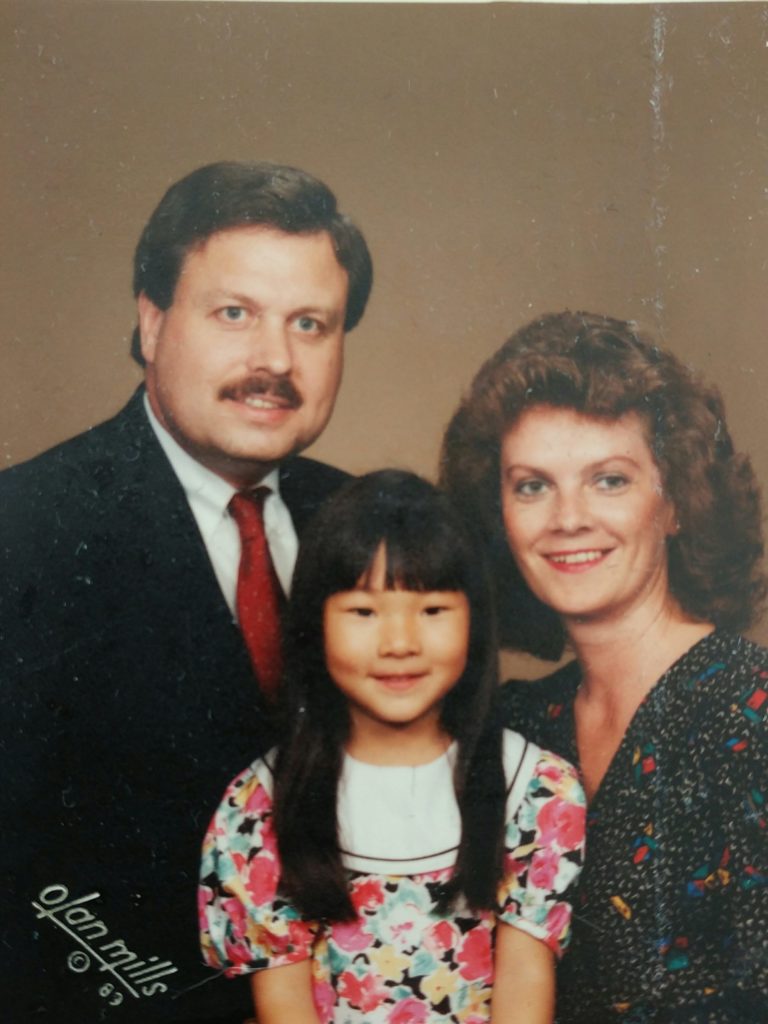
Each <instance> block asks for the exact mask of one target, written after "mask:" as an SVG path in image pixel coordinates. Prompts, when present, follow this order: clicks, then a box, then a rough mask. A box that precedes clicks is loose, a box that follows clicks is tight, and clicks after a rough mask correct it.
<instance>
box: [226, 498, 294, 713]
mask: <svg viewBox="0 0 768 1024" xmlns="http://www.w3.org/2000/svg"><path fill="white" fill-rule="evenodd" d="M269 493H270V491H269V488H268V487H259V488H257V489H256V490H255V491H251V492H240V493H238V494H235V495H234V496H233V498H232V500H231V501H230V503H229V510H230V512H231V513H232V515H233V517H234V519H235V522H236V523H237V528H238V529H239V531H240V542H241V554H240V570H239V572H238V575H237V618H238V621H239V623H240V629H241V630H242V633H243V638H244V640H245V645H246V647H247V648H248V653H249V654H250V656H251V661H252V663H253V667H254V669H255V670H256V676H257V678H258V680H259V685H260V687H261V689H262V692H263V693H265V694H266V695H267V696H268V697H274V695H275V693H276V691H277V687H278V684H279V682H280V673H281V671H282V651H281V644H280V605H281V602H282V593H281V590H280V584H279V583H278V580H277V576H276V575H275V568H274V566H273V565H272V559H271V557H270V554H269V545H268V544H267V537H266V534H265V532H264V514H263V513H264V501H265V499H266V498H267V496H268V495H269Z"/></svg>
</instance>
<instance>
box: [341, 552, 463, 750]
mask: <svg viewBox="0 0 768 1024" xmlns="http://www.w3.org/2000/svg"><path fill="white" fill-rule="evenodd" d="M469 614H470V613H469V602H468V601H467V598H466V595H465V594H463V593H461V592H460V591H439V592H434V593H428V592H426V593H422V592H421V591H415V590H401V589H394V590H389V589H387V587H386V554H385V551H384V547H383V546H382V547H380V548H379V550H378V552H377V553H376V557H375V559H374V561H373V565H372V568H371V572H370V574H368V575H367V577H366V580H365V581H364V582H363V581H361V582H360V585H359V586H358V587H357V588H356V589H355V590H347V591H342V592H341V593H338V594H333V595H332V596H331V597H329V598H328V600H327V601H326V602H325V609H324V633H325V659H326V664H327V667H328V672H329V674H330V676H331V678H332V679H333V681H334V682H335V683H336V686H337V687H338V688H339V689H340V690H341V692H342V693H343V694H344V695H345V697H346V698H347V700H348V702H349V708H350V716H351V723H352V734H353V738H354V737H355V736H357V738H360V736H361V735H362V734H365V735H370V734H371V733H375V734H376V735H377V736H381V735H382V734H385V733H386V732H387V731H388V730H392V732H393V733H395V734H397V735H398V736H401V737H402V736H403V734H404V733H406V732H408V733H410V734H416V733H420V734H424V735H426V736H429V735H430V733H431V732H432V730H434V734H435V735H436V734H437V733H438V732H439V718H440V704H441V701H442V700H443V698H444V697H445V695H446V694H447V693H448V692H449V690H451V688H452V687H453V686H454V685H455V684H456V683H457V682H458V680H459V679H460V678H461V675H462V673H463V671H464V667H465V665H466V662H467V649H468V645H469Z"/></svg>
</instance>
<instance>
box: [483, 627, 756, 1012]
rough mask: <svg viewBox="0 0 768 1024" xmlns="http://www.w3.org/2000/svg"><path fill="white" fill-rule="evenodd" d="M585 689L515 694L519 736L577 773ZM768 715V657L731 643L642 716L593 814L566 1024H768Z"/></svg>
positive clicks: (718, 637)
mask: <svg viewBox="0 0 768 1024" xmlns="http://www.w3.org/2000/svg"><path fill="white" fill-rule="evenodd" d="M579 681H580V672H579V668H578V666H577V665H576V664H575V663H574V662H572V663H571V664H570V665H567V666H565V668H563V669H561V670H559V671H558V672H556V673H554V674H553V675H552V676H549V677H548V678H547V679H544V680H541V681H539V682H537V683H533V684H531V683H508V684H507V685H506V686H504V687H503V688H502V690H503V702H504V704H505V706H506V721H507V722H509V724H510V725H514V726H515V727H516V728H520V729H524V730H525V731H526V735H529V736H531V738H532V739H534V740H535V741H536V742H537V743H542V744H546V745H547V746H548V747H550V748H551V749H553V750H556V751H558V753H560V754H561V755H562V756H564V757H568V758H569V759H571V760H573V761H574V762H576V761H577V760H578V754H577V750H576V736H575V727H574V719H573V701H574V697H575V695H576V690H577V688H578V685H579ZM617 684H618V685H620V680H618V681H617ZM767 715H768V651H767V650H765V649H764V648H762V647H758V646H757V645H755V644H753V643H750V642H749V641H747V640H745V639H744V638H743V637H739V636H736V635H733V634H729V633H725V632H715V633H712V634H710V635H709V636H707V637H705V638H704V639H703V640H701V641H699V643H697V644H696V645H695V646H694V647H692V648H691V649H690V650H689V651H688V652H687V653H686V654H685V655H683V657H682V658H680V659H679V661H677V662H676V663H675V664H674V665H673V666H672V667H671V668H670V669H669V670H668V671H667V672H666V673H665V674H664V675H663V676H662V678H661V679H660V680H659V681H658V682H657V683H656V685H655V686H654V688H653V689H652V690H651V691H650V693H648V695H647V696H646V698H645V700H644V701H643V703H642V704H641V705H640V707H639V708H638V709H637V711H636V713H635V716H634V718H633V720H632V722H631V723H630V725H629V728H628V730H627V732H626V734H625V736H624V739H623V741H622V743H621V745H620V747H619V749H618V750H617V752H616V754H615V755H614V758H613V761H612V762H611V764H610V766H609V768H608V771H607V772H606V774H605V776H604V778H603V780H602V782H601V784H600V788H599V789H598V791H597V793H596V794H595V795H594V797H593V798H592V800H591V802H590V805H589V810H588V813H587V859H586V864H585V867H584V871H583V872H582V874H581V877H580V878H579V881H578V883H577V885H576V887H575V891H574V894H573V903H574V912H573V941H572V945H571V948H570V950H569V952H568V956H567V957H565V958H564V960H563V962H562V963H561V965H560V967H559V970H558V1001H557V1020H558V1022H560V1024H765V1022H768V732H767V730H766V716H767Z"/></svg>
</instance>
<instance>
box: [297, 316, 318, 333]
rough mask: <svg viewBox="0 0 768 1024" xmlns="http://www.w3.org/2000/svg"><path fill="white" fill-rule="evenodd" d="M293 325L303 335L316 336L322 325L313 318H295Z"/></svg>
mask: <svg viewBox="0 0 768 1024" xmlns="http://www.w3.org/2000/svg"><path fill="white" fill-rule="evenodd" d="M294 323H295V324H296V326H297V327H298V329H299V330H300V331H301V332H302V333H303V334H318V333H319V332H320V331H322V329H323V325H322V324H321V323H320V321H319V320H317V319H316V318H315V317H313V316H305V315H302V316H297V317H296V319H295V321H294Z"/></svg>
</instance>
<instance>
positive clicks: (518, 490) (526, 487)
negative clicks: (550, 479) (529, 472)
mask: <svg viewBox="0 0 768 1024" xmlns="http://www.w3.org/2000/svg"><path fill="white" fill-rule="evenodd" d="M546 488H547V484H546V481H544V480H539V479H536V478H532V479H530V480H519V481H518V482H517V483H516V484H515V494H519V495H520V497H522V498H536V497H538V495H540V494H543V493H544V491H545V490H546Z"/></svg>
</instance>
